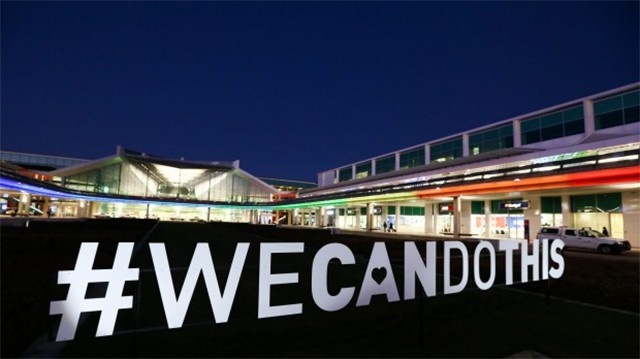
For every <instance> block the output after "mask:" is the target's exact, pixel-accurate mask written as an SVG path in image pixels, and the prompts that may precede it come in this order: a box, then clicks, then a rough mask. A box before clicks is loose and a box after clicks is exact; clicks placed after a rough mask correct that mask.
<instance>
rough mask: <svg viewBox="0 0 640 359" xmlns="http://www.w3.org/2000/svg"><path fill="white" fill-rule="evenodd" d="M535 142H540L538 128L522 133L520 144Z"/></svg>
mask: <svg viewBox="0 0 640 359" xmlns="http://www.w3.org/2000/svg"><path fill="white" fill-rule="evenodd" d="M536 142H540V131H539V130H536V131H532V132H526V133H522V144H523V145H528V144H530V143H536Z"/></svg>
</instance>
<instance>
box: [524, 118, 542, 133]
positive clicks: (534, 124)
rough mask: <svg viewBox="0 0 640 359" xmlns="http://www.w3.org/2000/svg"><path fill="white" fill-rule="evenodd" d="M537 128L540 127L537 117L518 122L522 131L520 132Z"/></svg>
mask: <svg viewBox="0 0 640 359" xmlns="http://www.w3.org/2000/svg"><path fill="white" fill-rule="evenodd" d="M539 128H540V119H539V118H534V119H531V120H527V121H522V123H521V124H520V131H522V133H524V132H530V131H534V130H538V129H539Z"/></svg>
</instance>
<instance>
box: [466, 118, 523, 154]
mask: <svg viewBox="0 0 640 359" xmlns="http://www.w3.org/2000/svg"><path fill="white" fill-rule="evenodd" d="M512 147H513V126H512V125H511V123H509V124H508V125H505V126H502V127H498V128H493V129H490V130H486V131H482V132H476V133H473V134H471V135H470V136H469V154H471V155H477V154H480V153H484V152H489V151H495V150H499V149H503V148H512Z"/></svg>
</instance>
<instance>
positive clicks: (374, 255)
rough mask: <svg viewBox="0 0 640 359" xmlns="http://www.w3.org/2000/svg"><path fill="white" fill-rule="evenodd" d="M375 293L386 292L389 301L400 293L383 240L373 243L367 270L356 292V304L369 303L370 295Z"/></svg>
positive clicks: (359, 305)
mask: <svg viewBox="0 0 640 359" xmlns="http://www.w3.org/2000/svg"><path fill="white" fill-rule="evenodd" d="M374 277H375V278H374ZM375 294H386V295H387V301H389V302H396V301H398V300H400V294H398V287H397V285H396V280H395V278H393V271H392V270H391V262H390V261H389V255H388V254H387V247H386V246H385V245H384V242H376V243H375V244H374V245H373V250H372V251H371V258H370V259H369V265H367V272H366V273H365V275H364V279H363V280H362V287H361V288H360V293H359V294H358V301H357V303H356V306H358V307H361V306H363V305H369V303H370V302H371V296H373V295H375Z"/></svg>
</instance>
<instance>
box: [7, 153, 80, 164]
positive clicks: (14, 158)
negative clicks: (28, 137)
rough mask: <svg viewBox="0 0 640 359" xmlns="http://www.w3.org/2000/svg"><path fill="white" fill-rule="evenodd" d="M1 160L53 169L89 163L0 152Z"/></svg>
mask: <svg viewBox="0 0 640 359" xmlns="http://www.w3.org/2000/svg"><path fill="white" fill-rule="evenodd" d="M0 160H2V161H7V162H10V163H15V164H18V165H36V166H45V167H51V168H63V167H70V166H75V165H78V164H81V163H86V162H89V161H88V160H82V159H77V158H65V157H55V156H47V155H30V154H28V153H12V152H6V151H0Z"/></svg>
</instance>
